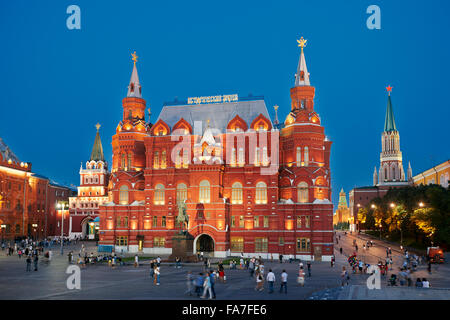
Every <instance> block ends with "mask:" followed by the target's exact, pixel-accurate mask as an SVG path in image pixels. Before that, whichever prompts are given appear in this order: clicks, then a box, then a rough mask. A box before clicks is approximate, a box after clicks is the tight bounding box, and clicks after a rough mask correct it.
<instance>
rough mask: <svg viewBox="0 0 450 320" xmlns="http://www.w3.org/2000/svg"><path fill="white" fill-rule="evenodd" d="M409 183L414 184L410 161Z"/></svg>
mask: <svg viewBox="0 0 450 320" xmlns="http://www.w3.org/2000/svg"><path fill="white" fill-rule="evenodd" d="M408 182H409V183H412V182H413V174H412V168H411V162H409V161H408Z"/></svg>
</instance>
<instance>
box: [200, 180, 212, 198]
mask: <svg viewBox="0 0 450 320" xmlns="http://www.w3.org/2000/svg"><path fill="white" fill-rule="evenodd" d="M199 189H200V190H199V199H198V201H199V202H200V203H209V202H210V184H209V181H208V180H202V181H201V182H200V188H199Z"/></svg>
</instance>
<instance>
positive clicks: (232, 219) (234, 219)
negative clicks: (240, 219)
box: [231, 216, 236, 228]
mask: <svg viewBox="0 0 450 320" xmlns="http://www.w3.org/2000/svg"><path fill="white" fill-rule="evenodd" d="M231 227H232V228H234V227H236V216H231Z"/></svg>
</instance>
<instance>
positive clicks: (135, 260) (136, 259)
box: [134, 254, 139, 268]
mask: <svg viewBox="0 0 450 320" xmlns="http://www.w3.org/2000/svg"><path fill="white" fill-rule="evenodd" d="M134 267H135V268H137V267H139V257H138V255H137V254H136V255H135V256H134Z"/></svg>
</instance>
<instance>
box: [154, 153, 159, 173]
mask: <svg viewBox="0 0 450 320" xmlns="http://www.w3.org/2000/svg"><path fill="white" fill-rule="evenodd" d="M153 168H154V169H159V152H158V151H155V155H154V157H153Z"/></svg>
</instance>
